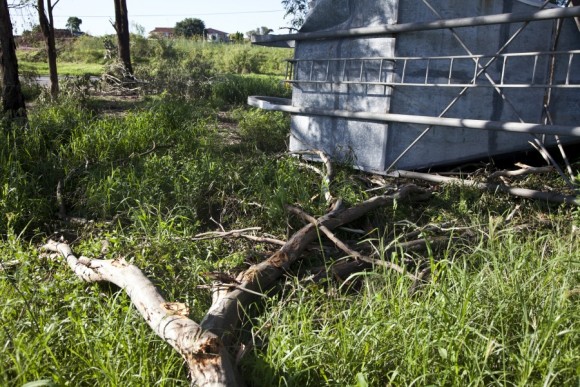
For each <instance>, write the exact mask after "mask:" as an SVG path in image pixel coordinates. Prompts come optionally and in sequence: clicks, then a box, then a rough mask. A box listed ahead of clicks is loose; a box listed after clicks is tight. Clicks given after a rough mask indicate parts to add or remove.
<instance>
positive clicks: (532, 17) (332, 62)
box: [248, 0, 580, 186]
mask: <svg viewBox="0 0 580 387" xmlns="http://www.w3.org/2000/svg"><path fill="white" fill-rule="evenodd" d="M421 1H422V2H423V3H424V5H425V6H427V7H428V8H429V9H430V10H431V11H432V13H433V14H434V15H435V16H437V17H439V18H440V19H441V20H438V21H434V22H414V23H403V24H394V25H383V26H379V27H366V28H355V29H349V30H340V31H317V32H308V33H297V34H288V35H267V36H257V37H255V38H253V42H254V43H257V44H271V43H275V42H281V41H293V40H320V39H341V38H360V37H373V36H389V35H392V34H398V33H404V32H415V31H429V30H439V29H449V31H450V32H451V33H452V35H453V37H454V39H455V40H456V41H457V42H458V43H459V44H460V46H461V47H462V48H463V49H464V50H465V52H466V55H455V56H432V57H368V58H323V59H293V60H289V61H288V65H287V78H286V82H288V83H290V84H294V85H298V86H300V85H308V84H312V85H315V87H316V90H317V89H318V86H319V85H362V86H383V87H385V93H386V91H387V88H396V87H446V88H449V87H459V88H461V91H460V92H459V93H458V95H457V96H456V97H455V98H454V99H453V100H451V102H450V103H449V104H448V105H447V107H446V108H445V109H443V111H442V112H441V113H440V114H439V116H437V117H432V116H416V115H401V114H392V113H386V114H382V113H381V114H378V113H368V112H349V111H343V110H319V109H311V108H299V107H292V106H288V105H287V104H286V103H285V102H284V103H280V101H278V103H276V102H275V101H274V102H272V101H273V100H272V99H269V98H268V97H257V99H256V98H250V99H249V100H248V103H249V104H251V105H253V106H258V107H262V108H265V109H270V110H281V111H286V112H290V113H295V114H305V115H325V116H331V117H344V118H353V119H360V120H373V121H387V122H404V123H412V124H426V125H429V126H428V127H427V128H425V130H424V131H423V132H422V133H421V134H420V135H419V136H417V137H416V138H415V140H414V141H413V142H412V143H411V144H410V145H409V146H408V147H407V148H406V149H405V150H404V151H403V152H402V153H401V154H400V155H399V156H398V157H397V158H396V159H395V160H394V161H393V162H392V164H391V165H390V166H389V167H388V168H387V169H386V170H385V172H386V173H388V171H389V170H391V169H393V168H394V167H395V165H396V164H397V163H398V161H399V160H401V158H402V157H404V156H405V155H406V154H407V153H408V152H409V151H410V150H411V149H412V148H413V147H414V146H415V145H416V144H417V143H418V142H419V141H420V140H421V139H422V138H423V137H424V136H425V135H426V134H427V133H428V132H429V131H430V130H431V129H432V127H433V126H448V127H459V128H468V129H486V130H500V131H508V132H520V133H529V134H530V135H531V136H532V141H533V142H531V144H532V146H534V147H535V148H536V149H538V151H539V152H540V153H541V154H542V156H543V157H544V158H545V159H546V161H547V162H548V163H549V164H552V165H554V166H555V167H556V169H557V170H558V172H559V173H560V174H561V175H562V177H563V178H564V179H565V180H566V181H567V183H568V184H569V186H572V184H571V182H570V180H569V179H568V178H567V176H566V175H565V174H564V172H563V171H562V170H561V168H560V167H559V166H558V164H557V163H556V162H555V160H554V158H553V157H552V156H551V155H550V154H549V152H548V151H547V150H546V149H545V147H544V145H543V141H542V139H541V138H540V137H538V136H537V135H540V134H541V135H554V136H556V140H557V142H558V143H559V142H560V139H559V138H558V136H559V135H564V136H575V137H580V127H579V126H563V125H547V124H548V123H550V124H551V123H552V122H551V119H550V111H549V100H550V98H549V95H550V93H551V91H552V90H553V89H578V88H580V83H576V82H571V80H570V74H571V71H572V64H573V63H577V61H576V62H574V59H575V58H576V55H578V54H580V50H570V51H557V52H556V51H549V52H523V53H509V54H508V53H504V52H505V50H506V49H507V48H508V46H509V45H510V44H511V43H512V42H513V41H514V40H515V39H516V37H517V36H518V35H519V34H520V33H521V32H522V31H523V30H524V29H525V28H526V27H527V26H528V24H529V23H530V22H532V21H539V20H550V19H561V18H573V17H578V16H580V6H575V7H565V8H552V9H543V8H545V7H546V6H549V1H548V0H545V1H544V2H543V4H542V5H541V6H540V10H538V11H533V12H523V13H509V14H497V15H487V16H478V17H468V18H456V19H447V20H444V19H443V17H442V16H441V15H440V14H439V13H438V11H437V10H436V9H435V8H434V7H433V6H432V5H431V4H430V2H429V0H421ZM516 22H524V23H523V24H522V26H520V28H518V30H517V31H516V32H515V33H513V34H512V36H511V37H510V38H509V39H508V40H507V41H506V42H505V43H504V44H503V46H502V47H501V48H500V49H499V50H498V51H497V52H496V53H494V54H490V55H475V54H473V53H472V52H471V51H470V49H469V48H468V47H467V45H466V44H465V43H464V41H463V40H462V38H461V37H460V36H459V34H458V30H457V28H461V27H474V26H482V25H497V24H507V23H516ZM557 25H559V26H561V23H558V24H557ZM559 28H560V27H557V28H556V29H555V32H554V34H555V35H554V41H557V34H558V32H557V31H559ZM554 47H555V44H554ZM510 58H525V59H527V58H530V61H531V62H533V66H530V67H531V68H530V71H529V74H528V75H529V77H528V79H527V80H526V81H521V82H510V80H509V77H507V78H506V74H509V73H510V70H509V64H510ZM544 59H546V60H547V61H548V62H547V65H548V66H549V68H550V71H549V72H550V74H542V75H543V77H542V75H540V77H539V80H538V81H536V77H537V70H538V62H539V61H540V60H542V61H543V60H544ZM461 60H471V61H472V62H473V67H472V74H473V77H470V78H469V79H467V78H465V77H464V78H462V79H461V78H460V79H459V80H458V82H454V81H453V79H454V65H455V63H457V62H458V61H461ZM498 60H499V61H502V63H501V71H498V72H497V74H495V76H496V79H494V78H493V74H490V73H489V72H488V70H487V69H488V68H489V67H490V66H491V65H492V64H493V63H495V62H496V61H498ZM511 60H512V61H513V59H511ZM557 60H559V61H560V62H562V61H565V62H566V63H567V64H566V66H567V67H566V68H565V69H566V71H565V73H566V76H565V79H554V71H553V69H554V66H555V63H556V62H557ZM358 62H360V67H359V68H358V69H359V70H358V71H357V74H358V76H355V77H352V78H351V77H350V76H348V71H347V68H354V69H356V68H357V66H358V65H357V63H358ZM373 62H374V63H373ZM441 62H447V67H446V69H447V70H446V73H447V77H437V79H435V77H432V76H431V77H430V74H431V70H432V68H434V67H435V65H434V63H437V66H438V69H439V73H441V72H442V71H441V69H442V68H445V65H441ZM410 63H412V64H417V63H420V64H421V65H422V67H419V68H422V69H423V70H422V71H423V72H424V74H425V77H424V81H423V82H416V81H415V82H406V75H407V70H408V67H409V64H410ZM337 64H338V66H337ZM385 64H386V65H385ZM542 64H543V62H542ZM315 66H322V68H324V67H326V72H325V74H324V75H323V77H321V78H320V79H317V77H316V76H315V75H314V69H315ZM303 67H304V69H303ZM331 67H332V68H333V69H338V70H340V68H341V67H342V74H341V75H339V74H333V73H332V72H331V70H330V69H331ZM462 67H463V68H465V66H464V65H463V66H462ZM377 69H378V74H377ZM373 71H374V75H372V72H373ZM323 72H324V71H323ZM338 72H340V71H338ZM520 73H521V71H520ZM383 74H384V75H383ZM377 75H378V76H377ZM481 76H484V77H485V78H486V79H487V82H483V81H481V78H480V77H481ZM357 78H358V79H357ZM369 79H370V80H369ZM479 87H489V88H493V89H494V90H495V91H496V92H497V93H498V94H499V95H500V97H501V98H502V99H503V101H504V102H505V103H506V106H508V107H510V108H511V109H512V110H513V112H514V113H515V115H516V117H517V118H518V120H519V122H496V121H485V120H470V119H459V118H446V117H443V116H444V115H445V114H447V112H448V111H449V110H450V109H451V108H452V107H453V106H454V105H455V104H456V103H457V101H459V100H460V99H461V97H463V96H464V95H466V93H467V91H468V90H470V89H473V88H479ZM508 88H522V89H523V88H536V89H537V88H541V89H544V90H546V96H547V98H546V99H545V100H546V101H548V102H547V103H545V106H542V109H543V111H544V112H545V116H546V117H547V119H546V120H544V123H543V124H535V123H526V122H524V120H523V119H522V117H521V115H520V114H519V112H518V111H517V109H516V108H515V105H514V104H513V103H512V102H510V100H509V98H508V97H507V96H506V94H505V93H504V89H508ZM561 151H562V155H563V157H564V159H565V160H566V156H565V154H564V152H563V149H561ZM569 172H570V171H569Z"/></svg>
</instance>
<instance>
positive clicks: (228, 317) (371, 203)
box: [201, 185, 425, 340]
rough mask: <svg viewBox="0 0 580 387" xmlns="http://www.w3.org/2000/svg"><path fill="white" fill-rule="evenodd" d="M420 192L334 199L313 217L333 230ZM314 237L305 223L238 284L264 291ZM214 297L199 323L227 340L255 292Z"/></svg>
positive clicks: (404, 189) (238, 291)
mask: <svg viewBox="0 0 580 387" xmlns="http://www.w3.org/2000/svg"><path fill="white" fill-rule="evenodd" d="M424 193H425V191H423V190H421V189H419V188H418V187H416V186H414V185H409V186H405V187H402V188H401V189H400V190H399V191H398V192H396V193H395V194H393V195H389V196H377V197H374V198H372V199H369V200H367V201H365V202H363V203H360V204H359V205H357V206H355V207H352V208H348V209H344V210H342V209H340V202H337V203H335V205H334V208H333V209H332V210H331V212H329V213H328V214H326V215H324V216H322V217H321V218H319V219H318V220H317V224H318V226H320V225H322V226H325V227H326V228H328V229H329V230H334V229H335V228H337V227H340V226H342V225H344V224H347V223H350V222H352V221H354V220H356V219H358V218H360V217H362V216H363V215H365V214H366V213H368V212H369V211H372V210H374V209H376V208H378V207H381V206H384V205H387V204H390V203H393V201H396V200H397V201H401V200H409V199H410V198H411V197H412V196H413V195H417V194H423V195H424ZM317 238H318V232H317V226H315V225H314V224H312V223H309V224H307V225H305V226H304V227H302V228H301V229H300V230H299V231H298V232H296V233H295V234H294V235H292V237H291V238H290V239H289V240H288V241H287V242H286V244H285V245H284V246H283V247H282V248H281V249H280V250H278V251H277V252H276V253H274V254H273V255H272V256H270V257H269V258H268V259H267V260H266V261H264V262H261V263H258V264H256V265H253V266H251V267H250V268H249V269H248V270H246V271H244V272H242V273H240V274H239V275H238V277H237V281H239V282H240V285H239V287H241V288H246V289H250V290H253V291H255V292H259V293H265V292H266V291H267V290H268V289H270V288H271V287H272V286H273V285H274V284H275V282H276V281H277V280H278V279H279V278H280V277H281V276H282V275H283V274H284V273H286V272H288V270H289V269H290V265H292V264H293V263H294V262H296V261H297V260H298V259H299V258H300V254H301V253H302V251H303V250H304V249H306V247H307V246H309V245H310V244H311V243H312V242H313V241H315V240H316V239H317ZM214 300H215V302H214V303H213V304H212V306H211V308H210V310H209V311H208V313H207V314H206V316H205V317H204V319H203V320H202V322H201V326H202V328H203V329H207V330H209V331H212V332H214V333H215V334H217V335H218V336H220V337H222V338H223V339H224V340H227V338H228V337H233V335H234V334H235V332H236V330H237V328H238V326H239V324H240V316H241V315H242V314H243V311H242V310H241V307H242V306H244V305H249V304H251V303H252V302H254V301H255V300H256V296H254V295H252V294H251V293H248V292H244V291H243V290H241V289H233V290H227V291H221V292H219V293H218V294H214Z"/></svg>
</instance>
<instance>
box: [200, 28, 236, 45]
mask: <svg viewBox="0 0 580 387" xmlns="http://www.w3.org/2000/svg"><path fill="white" fill-rule="evenodd" d="M205 36H206V39H207V41H208V42H216V43H226V42H229V41H230V38H229V34H228V33H227V32H223V31H219V30H216V29H213V28H206V29H205Z"/></svg>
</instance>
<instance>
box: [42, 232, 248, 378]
mask: <svg viewBox="0 0 580 387" xmlns="http://www.w3.org/2000/svg"><path fill="white" fill-rule="evenodd" d="M44 248H45V249H46V250H49V251H54V252H58V253H60V254H61V255H62V256H63V257H64V258H65V259H66V261H67V263H68V265H69V267H70V268H71V269H72V270H73V272H74V273H75V274H76V275H77V276H78V277H79V278H81V279H82V280H84V281H86V282H104V281H106V282H110V283H113V284H115V285H117V286H118V287H120V288H121V289H123V290H124V291H125V292H126V293H127V295H128V296H129V297H130V298H131V302H132V303H133V305H135V307H136V308H137V310H138V311H139V313H140V314H141V316H143V318H144V319H145V321H146V322H147V324H148V325H149V326H150V327H151V329H153V331H154V332H155V333H156V334H157V335H158V336H159V337H161V338H162V339H163V340H165V341H166V342H168V343H169V344H170V345H171V346H172V347H173V348H175V350H177V351H178V352H179V353H180V354H181V355H182V356H183V358H184V359H185V361H186V363H187V365H188V367H189V371H190V377H191V379H192V385H196V386H240V385H243V382H242V380H241V378H240V377H239V375H238V374H237V371H236V369H235V367H234V365H233V362H232V359H231V358H230V355H229V354H228V353H227V351H226V348H225V347H224V345H223V343H222V341H221V340H220V338H219V337H218V336H216V335H215V334H213V333H211V332H208V331H204V330H203V329H202V328H201V327H200V325H199V324H197V323H196V322H194V321H192V320H190V319H189V318H188V317H187V315H188V310H187V307H186V306H185V305H184V304H180V303H171V302H167V301H166V300H165V299H164V298H163V297H162V296H161V295H160V294H159V292H158V290H157V288H156V287H155V286H154V285H153V283H152V282H151V281H150V280H149V279H148V278H147V277H145V275H144V274H143V272H142V271H141V270H140V269H139V268H138V267H137V266H134V265H131V264H129V263H128V262H126V261H125V260H124V259H120V260H99V259H89V258H85V257H80V258H77V257H76V256H75V255H74V254H73V252H72V250H71V248H70V247H69V246H68V245H67V244H65V243H58V242H55V241H49V242H48V243H47V244H46V245H45V246H44Z"/></svg>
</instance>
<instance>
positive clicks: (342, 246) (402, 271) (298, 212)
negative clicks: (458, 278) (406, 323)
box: [287, 206, 417, 281]
mask: <svg viewBox="0 0 580 387" xmlns="http://www.w3.org/2000/svg"><path fill="white" fill-rule="evenodd" d="M287 208H288V210H289V211H290V212H292V213H294V214H296V215H298V216H299V217H301V218H302V219H304V220H306V221H307V222H310V223H311V224H312V225H314V226H315V227H317V228H318V229H319V230H320V231H322V232H323V233H324V235H326V237H327V238H328V239H330V240H331V241H332V242H333V243H334V244H335V245H336V247H338V248H339V249H341V250H342V251H344V252H345V253H347V254H348V255H349V256H350V257H352V258H354V259H356V260H358V261H363V262H366V263H370V264H373V265H377V266H383V267H385V268H387V269H390V270H394V271H396V272H397V273H399V274H402V275H405V276H407V277H409V278H410V279H412V280H413V281H416V280H417V277H415V276H414V275H413V274H411V273H407V272H406V270H405V269H403V268H402V267H401V266H399V265H397V264H396V263H393V262H388V261H383V260H379V259H373V258H370V257H367V256H364V255H362V254H361V253H359V252H358V251H355V250H353V249H351V248H350V247H349V246H347V245H346V243H344V242H343V241H341V240H340V239H338V238H337V237H336V236H335V235H334V234H333V233H332V231H330V230H329V229H328V228H327V227H326V226H324V225H322V224H318V221H317V220H316V219H315V218H314V217H312V216H310V215H308V214H307V213H305V212H304V211H302V210H301V209H299V208H297V207H290V206H288V207H287Z"/></svg>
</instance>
